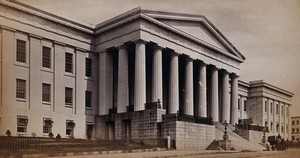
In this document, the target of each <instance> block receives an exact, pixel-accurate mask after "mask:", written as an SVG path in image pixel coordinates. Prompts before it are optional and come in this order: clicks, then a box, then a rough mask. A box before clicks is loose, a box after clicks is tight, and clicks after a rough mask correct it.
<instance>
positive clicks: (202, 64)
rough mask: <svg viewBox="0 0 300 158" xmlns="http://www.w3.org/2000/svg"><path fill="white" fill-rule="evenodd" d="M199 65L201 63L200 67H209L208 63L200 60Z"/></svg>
mask: <svg viewBox="0 0 300 158" xmlns="http://www.w3.org/2000/svg"><path fill="white" fill-rule="evenodd" d="M199 63H200V66H207V65H208V64H207V63H205V62H204V61H202V60H199Z"/></svg>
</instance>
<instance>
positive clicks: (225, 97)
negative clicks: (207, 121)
mask: <svg viewBox="0 0 300 158" xmlns="http://www.w3.org/2000/svg"><path fill="white" fill-rule="evenodd" d="M222 81H223V83H222V86H223V88H222V90H223V93H222V106H223V108H222V116H223V118H222V122H225V120H226V121H227V122H230V100H229V99H230V96H229V73H228V72H227V71H223V75H222Z"/></svg>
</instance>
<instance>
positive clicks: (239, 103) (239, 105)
mask: <svg viewBox="0 0 300 158" xmlns="http://www.w3.org/2000/svg"><path fill="white" fill-rule="evenodd" d="M240 101H241V99H240V98H239V99H238V110H241V102H240Z"/></svg>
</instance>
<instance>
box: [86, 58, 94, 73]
mask: <svg viewBox="0 0 300 158" xmlns="http://www.w3.org/2000/svg"><path fill="white" fill-rule="evenodd" d="M92 63H93V62H92V59H90V58H85V76H87V77H92Z"/></svg>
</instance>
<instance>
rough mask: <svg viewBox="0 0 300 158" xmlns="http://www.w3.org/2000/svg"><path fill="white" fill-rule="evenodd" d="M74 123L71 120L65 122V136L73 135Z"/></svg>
mask: <svg viewBox="0 0 300 158" xmlns="http://www.w3.org/2000/svg"><path fill="white" fill-rule="evenodd" d="M74 128H75V123H74V121H72V120H67V121H66V135H71V136H72V135H74Z"/></svg>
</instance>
